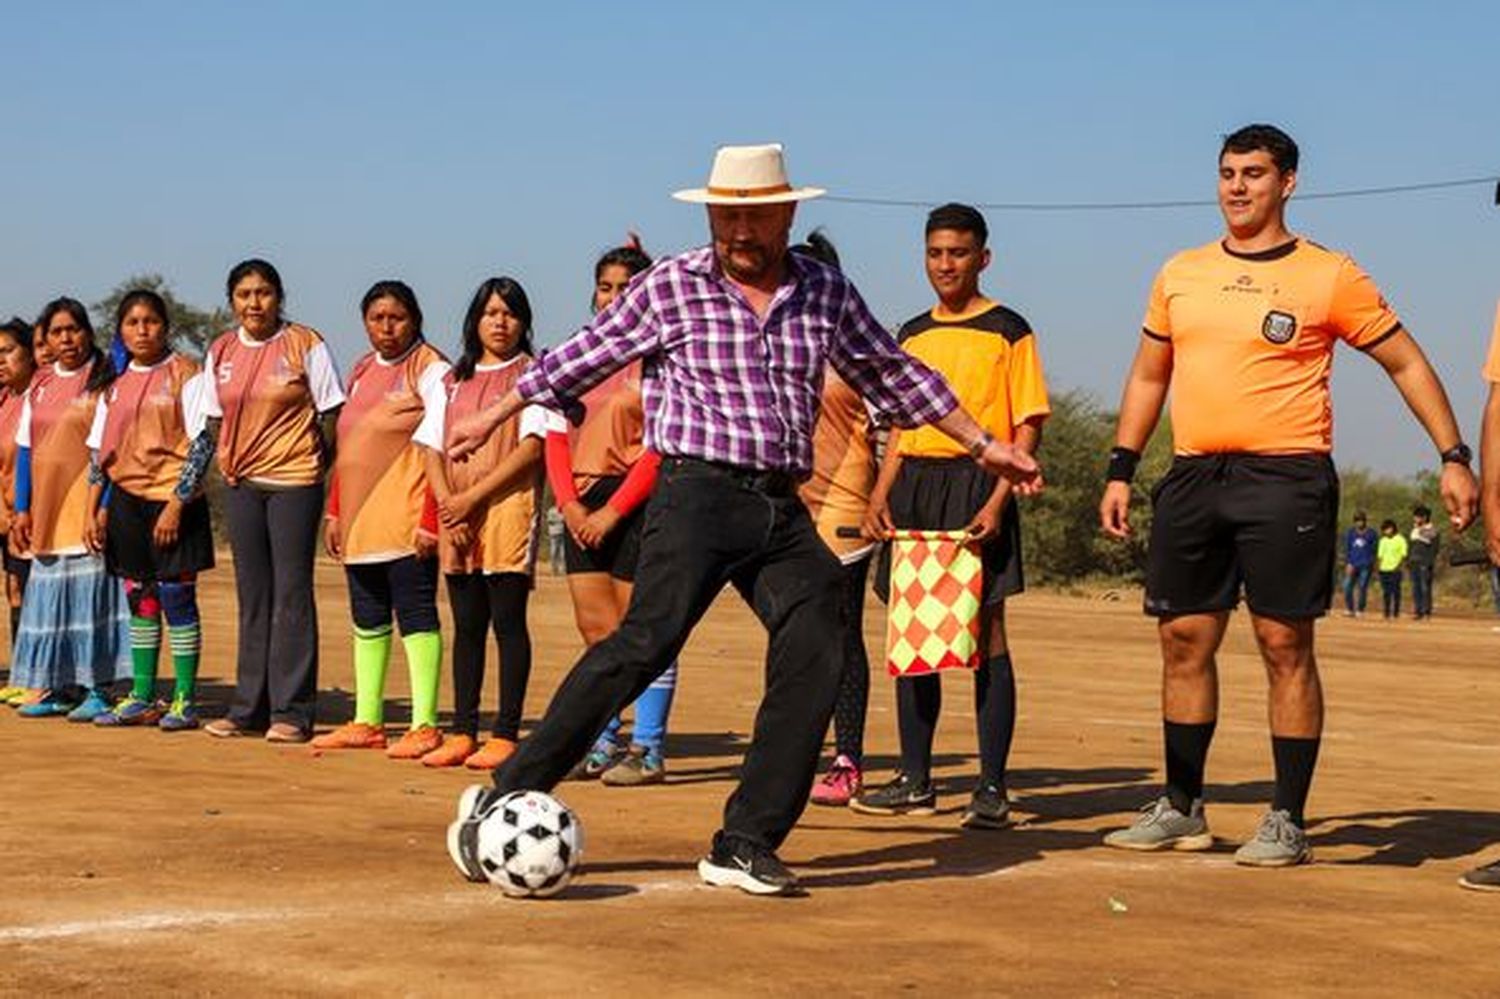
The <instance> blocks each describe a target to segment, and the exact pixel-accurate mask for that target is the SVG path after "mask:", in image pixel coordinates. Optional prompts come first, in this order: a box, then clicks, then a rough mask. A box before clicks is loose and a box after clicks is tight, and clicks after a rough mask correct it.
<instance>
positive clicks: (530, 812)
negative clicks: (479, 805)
mask: <svg viewBox="0 0 1500 999" xmlns="http://www.w3.org/2000/svg"><path fill="white" fill-rule="evenodd" d="M477 847H478V851H477V852H478V856H479V866H480V867H481V868H483V870H484V876H485V877H486V878H488V879H489V881H490V883H491V884H493V885H496V886H498V887H499V889H500V890H501V891H503V892H505V894H507V895H509V896H511V897H512V898H546V897H547V896H549V895H556V894H557V893H558V892H560V891H562V890H563V889H564V888H566V887H567V886H568V882H569V881H571V880H573V873H574V872H575V871H577V870H578V862H579V861H580V860H581V859H583V827H582V826H581V825H580V824H579V822H578V817H577V816H576V815H574V814H573V812H572V811H571V810H570V809H569V808H568V806H567V805H564V804H563V803H562V802H561V801H558V800H557V799H556V798H554V797H552V795H550V794H543V793H542V792H541V791H512V792H511V793H510V794H507V795H505V796H504V797H501V798H497V799H496V800H495V801H494V802H492V803H491V804H490V806H489V807H488V808H487V809H485V812H484V814H483V815H482V816H480V818H479V830H478V840H477Z"/></svg>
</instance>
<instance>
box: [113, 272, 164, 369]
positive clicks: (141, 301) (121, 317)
mask: <svg viewBox="0 0 1500 999" xmlns="http://www.w3.org/2000/svg"><path fill="white" fill-rule="evenodd" d="M137 305H144V306H145V307H146V308H148V309H150V310H151V311H152V312H154V313H156V317H157V318H158V319H160V320H161V335H162V344H163V345H164V346H165V347H166V349H167V353H171V351H172V316H171V313H169V312H168V311H167V303H166V300H165V299H163V298H162V297H161V296H160V295H158V294H157V293H156V292H154V291H152V290H151V289H150V288H136V289H135V290H133V291H127V292H126V293H125V295H124V297H123V298H121V299H120V304H119V305H118V306H116V307H115V335H114V339H113V340H111V341H110V354H111V360H113V362H114V365H115V371H117V372H119V371H124V370H125V367H126V365H128V364H129V363H130V352H129V351H128V350H126V348H125V338H124V335H123V334H122V333H121V328H122V327H123V326H124V325H125V316H126V314H127V313H128V312H130V310H131V309H133V308H135V307H136V306H137Z"/></svg>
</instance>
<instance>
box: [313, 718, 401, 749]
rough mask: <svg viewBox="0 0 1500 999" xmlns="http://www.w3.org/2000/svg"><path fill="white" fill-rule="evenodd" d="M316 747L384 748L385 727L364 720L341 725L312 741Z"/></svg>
mask: <svg viewBox="0 0 1500 999" xmlns="http://www.w3.org/2000/svg"><path fill="white" fill-rule="evenodd" d="M312 747H313V748H314V749H384V748H385V729H384V728H382V727H381V726H379V725H367V724H365V723H364V722H350V723H349V724H347V725H340V726H339V727H338V728H336V729H334V730H333V731H332V732H328V733H325V734H323V735H320V736H318V737H317V738H316V739H314V740H313V741H312Z"/></svg>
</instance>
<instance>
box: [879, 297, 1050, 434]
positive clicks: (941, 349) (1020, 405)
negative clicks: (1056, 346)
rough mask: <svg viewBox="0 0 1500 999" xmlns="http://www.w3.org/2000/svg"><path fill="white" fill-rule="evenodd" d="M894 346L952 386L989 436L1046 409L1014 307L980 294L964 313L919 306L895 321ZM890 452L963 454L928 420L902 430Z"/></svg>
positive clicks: (1038, 364)
mask: <svg viewBox="0 0 1500 999" xmlns="http://www.w3.org/2000/svg"><path fill="white" fill-rule="evenodd" d="M899 339H900V341H901V346H902V347H903V348H904V349H905V350H906V352H907V353H908V354H910V355H912V356H913V357H915V358H917V359H918V360H920V361H923V362H925V363H926V364H927V366H928V367H930V368H933V369H935V370H936V371H937V372H938V373H939V374H941V375H942V376H943V377H944V378H946V379H948V384H949V385H950V386H952V388H953V392H954V394H955V395H957V396H958V403H959V405H960V406H962V407H963V408H964V409H966V410H968V412H969V414H970V415H972V416H973V417H974V419H976V420H978V421H979V425H980V426H982V427H984V429H985V430H988V431H989V432H990V433H991V434H992V435H993V436H994V438H995V439H996V440H998V441H1003V442H1007V443H1008V442H1010V441H1012V440H1014V439H1015V430H1016V428H1017V427H1019V426H1021V424H1023V423H1025V422H1026V421H1027V420H1029V419H1033V418H1035V417H1045V416H1047V415H1048V414H1049V413H1051V412H1052V406H1051V404H1050V403H1049V402H1048V401H1047V382H1046V379H1045V378H1043V377H1042V357H1041V354H1040V353H1038V352H1037V347H1036V334H1035V333H1033V332H1032V331H1031V325H1030V324H1029V323H1027V322H1026V320H1025V319H1024V318H1022V316H1021V314H1020V313H1018V312H1015V311H1013V310H1011V309H1007V308H1006V307H1005V306H1003V305H1000V304H998V303H996V302H991V301H989V300H988V299H982V300H981V302H980V304H979V305H978V306H976V307H975V308H974V309H972V310H971V311H969V312H968V313H965V314H964V315H958V316H949V315H942V314H939V312H938V309H933V310H932V311H931V312H924V313H923V314H922V315H920V316H917V317H916V318H915V319H913V320H911V321H910V322H908V323H907V324H906V325H905V326H903V327H901V332H900V334H899ZM896 450H897V452H898V453H899V454H900V455H902V456H903V457H908V458H960V457H968V452H966V451H965V450H964V448H963V445H961V444H959V443H958V442H957V441H955V440H953V439H952V438H951V437H949V436H948V435H947V434H945V433H943V432H942V431H941V430H939V429H937V428H936V427H932V426H926V427H918V428H916V429H915V430H903V431H901V434H900V436H899V438H898V442H897V445H896Z"/></svg>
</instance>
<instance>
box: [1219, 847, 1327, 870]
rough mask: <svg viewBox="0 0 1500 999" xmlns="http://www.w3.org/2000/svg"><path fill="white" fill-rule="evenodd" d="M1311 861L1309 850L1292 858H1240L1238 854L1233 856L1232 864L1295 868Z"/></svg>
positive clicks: (1311, 853) (1311, 854)
mask: <svg viewBox="0 0 1500 999" xmlns="http://www.w3.org/2000/svg"><path fill="white" fill-rule="evenodd" d="M1312 859H1313V852H1312V850H1311V849H1310V848H1309V849H1304V850H1303V851H1302V852H1301V853H1299V854H1297V855H1296V856H1292V857H1241V856H1240V855H1239V854H1238V853H1236V854H1235V855H1234V862H1235V863H1236V864H1239V865H1240V866H1241V867H1297V866H1298V865H1300V864H1310V863H1312Z"/></svg>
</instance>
